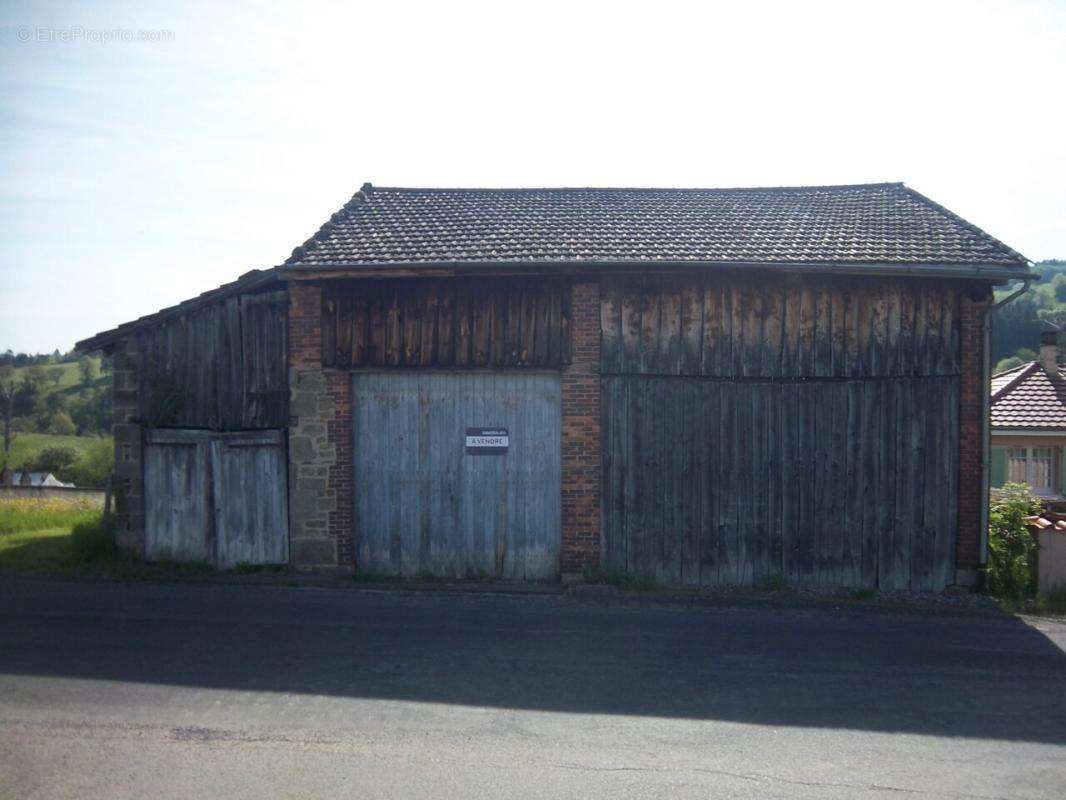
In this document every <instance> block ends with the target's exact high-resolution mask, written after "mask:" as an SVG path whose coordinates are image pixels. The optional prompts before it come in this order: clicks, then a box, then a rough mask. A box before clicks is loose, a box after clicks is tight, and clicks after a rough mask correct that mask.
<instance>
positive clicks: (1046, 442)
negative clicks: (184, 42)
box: [991, 331, 1066, 500]
mask: <svg viewBox="0 0 1066 800" xmlns="http://www.w3.org/2000/svg"><path fill="white" fill-rule="evenodd" d="M1063 369H1064V368H1063V366H1062V365H1061V364H1059V363H1058V334H1057V333H1056V332H1054V331H1048V332H1047V333H1045V334H1044V338H1043V341H1042V343H1041V346H1040V359H1039V360H1038V361H1030V362H1029V363H1028V364H1022V365H1021V366H1020V367H1015V368H1014V369H1009V370H1007V371H1005V372H1001V373H999V374H997V375H993V376H992V402H991V413H992V461H991V482H992V485H993V486H1002V485H1003V484H1004V483H1007V482H1011V483H1027V484H1029V486H1031V487H1032V489H1033V492H1034V493H1036V494H1038V495H1041V496H1043V497H1047V498H1049V499H1055V500H1058V499H1063V498H1064V497H1066V461H1064V459H1066V374H1064V372H1063Z"/></svg>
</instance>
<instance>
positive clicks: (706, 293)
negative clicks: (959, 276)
mask: <svg viewBox="0 0 1066 800" xmlns="http://www.w3.org/2000/svg"><path fill="white" fill-rule="evenodd" d="M958 308H959V304H958V289H957V287H953V286H952V285H951V284H950V283H947V282H934V281H924V280H910V281H887V280H884V281H882V280H872V279H863V280H860V279H848V278H843V277H841V278H832V279H830V278H821V279H818V278H800V277H796V276H781V275H777V276H773V277H771V278H766V277H762V276H755V275H750V274H744V273H733V272H731V273H722V274H717V273H716V274H715V275H712V276H699V277H695V276H693V277H687V276H686V277H677V276H664V277H643V278H632V279H625V278H615V279H609V280H606V281H605V282H604V291H603V300H602V302H601V323H602V342H601V349H600V353H601V359H602V365H601V367H602V371H603V373H604V374H641V375H693V376H695V375H700V376H707V377H718V378H755V377H761V378H866V377H893V376H898V377H903V376H921V375H957V374H958V373H959V342H958V330H959V326H958Z"/></svg>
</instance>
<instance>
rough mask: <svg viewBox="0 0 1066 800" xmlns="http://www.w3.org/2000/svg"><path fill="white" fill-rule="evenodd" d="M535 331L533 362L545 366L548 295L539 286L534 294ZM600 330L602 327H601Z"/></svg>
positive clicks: (549, 341) (548, 317)
mask: <svg viewBox="0 0 1066 800" xmlns="http://www.w3.org/2000/svg"><path fill="white" fill-rule="evenodd" d="M536 302H537V306H536V314H535V319H536V323H535V329H534V330H535V332H534V336H533V363H534V364H535V365H536V366H538V367H546V366H548V364H549V361H548V348H549V346H550V344H551V337H550V333H549V332H550V329H549V327H548V325H549V322H550V313H549V307H550V306H549V295H548V293H547V292H546V291H544V287H540V289H539V290H538V291H537V295H536ZM601 330H602V329H601Z"/></svg>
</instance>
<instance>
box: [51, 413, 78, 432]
mask: <svg viewBox="0 0 1066 800" xmlns="http://www.w3.org/2000/svg"><path fill="white" fill-rule="evenodd" d="M48 432H49V433H51V434H54V435H56V436H73V435H74V434H76V433H77V432H78V428H77V426H75V424H74V420H72V419H71V418H70V414H68V413H67V412H66V411H57V412H56V413H55V414H53V415H52V421H51V422H50V423H49V425H48Z"/></svg>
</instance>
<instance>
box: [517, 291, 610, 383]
mask: <svg viewBox="0 0 1066 800" xmlns="http://www.w3.org/2000/svg"><path fill="white" fill-rule="evenodd" d="M550 297H551V307H550V318H549V326H548V327H549V331H550V333H549V335H550V336H551V365H552V366H555V367H558V366H561V365H562V363H563V353H562V346H563V335H562V289H561V285H560V283H559V281H552V284H551V293H550ZM508 308H509V306H508ZM616 355H617V351H616Z"/></svg>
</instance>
